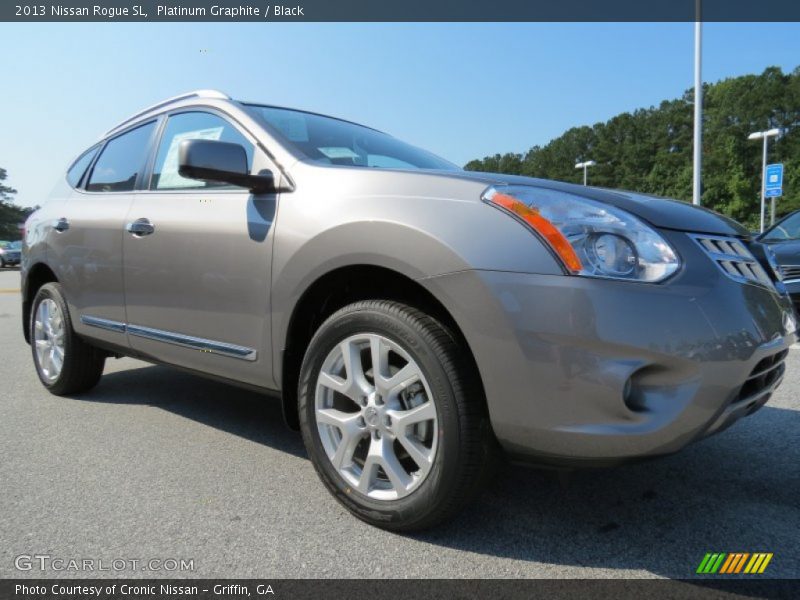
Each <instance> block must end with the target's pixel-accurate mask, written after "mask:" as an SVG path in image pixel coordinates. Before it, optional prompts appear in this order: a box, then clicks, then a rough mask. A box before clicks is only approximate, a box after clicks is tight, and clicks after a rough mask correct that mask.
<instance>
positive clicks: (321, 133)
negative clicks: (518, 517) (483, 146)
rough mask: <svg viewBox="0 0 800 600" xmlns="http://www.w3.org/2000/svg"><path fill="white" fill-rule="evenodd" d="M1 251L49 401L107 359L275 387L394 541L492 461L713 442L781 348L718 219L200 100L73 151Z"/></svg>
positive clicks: (778, 302)
mask: <svg viewBox="0 0 800 600" xmlns="http://www.w3.org/2000/svg"><path fill="white" fill-rule="evenodd" d="M23 254H24V255H23V264H22V281H23V308H24V310H23V315H24V316H23V319H24V323H23V326H24V331H25V336H26V339H28V341H29V342H30V344H31V346H32V351H33V352H32V354H33V360H34V364H35V366H36V371H37V373H38V375H39V378H40V379H41V381H42V383H43V384H44V386H45V387H46V388H47V389H49V390H50V391H51V392H53V393H54V394H76V393H82V392H86V391H88V390H89V389H91V388H92V387H94V386H95V385H96V384H97V383H98V380H99V379H100V376H101V374H102V372H103V365H104V362H105V360H106V358H108V357H111V356H115V357H117V356H121V355H126V356H134V357H137V358H140V359H143V360H148V361H153V362H158V363H166V364H169V365H175V366H177V367H180V368H183V369H189V370H191V371H194V372H196V373H198V374H201V375H205V376H209V377H214V378H221V379H224V380H226V381H229V382H231V383H233V384H238V385H242V386H248V387H255V388H257V389H259V390H263V391H264V392H265V393H271V394H275V395H279V397H280V398H281V401H282V403H283V409H284V414H285V418H286V421H287V422H288V424H289V425H290V426H292V427H296V428H299V429H300V430H301V431H302V433H303V439H304V441H305V444H306V447H307V450H308V454H309V456H310V458H311V461H312V463H313V464H314V466H315V468H316V470H317V472H318V473H319V476H320V478H321V479H322V481H323V482H324V483H325V485H326V486H327V487H328V489H329V490H330V491H331V492H332V494H333V495H334V496H335V497H336V498H337V499H338V500H339V501H340V502H341V503H342V504H343V505H344V506H346V507H347V508H348V509H349V510H350V511H351V512H352V513H354V514H355V515H356V516H357V517H359V518H361V519H363V520H365V521H367V522H369V523H372V524H375V525H378V526H380V527H385V528H388V529H394V530H405V531H407V530H412V529H420V528H424V527H427V526H430V525H432V524H434V523H436V522H439V521H440V520H442V519H444V518H446V517H448V516H450V515H452V514H453V513H454V512H455V511H457V510H458V509H459V508H460V507H461V506H462V505H463V504H464V503H465V502H466V501H467V500H468V499H469V498H470V497H471V496H472V495H473V494H474V493H475V492H476V491H477V490H479V489H480V487H481V482H482V481H483V480H484V479H485V476H486V475H487V473H489V472H491V464H492V460H493V458H494V457H495V456H497V455H498V451H499V450H502V451H503V452H504V454H505V455H506V456H509V457H511V458H512V459H514V460H521V461H529V462H536V463H549V464H554V465H567V466H574V465H584V464H590V465H604V464H614V463H619V462H621V461H626V460H631V459H636V458H640V457H646V456H655V455H662V454H667V453H671V452H675V451H677V450H678V449H680V448H682V447H683V446H685V445H686V444H688V443H689V442H691V441H693V440H696V439H699V438H702V437H704V436H706V435H709V434H711V433H714V432H717V431H720V430H721V429H723V428H725V427H727V426H728V425H730V424H731V423H732V422H734V421H735V420H737V419H738V418H739V417H741V416H744V415H747V414H750V413H752V412H753V411H755V410H757V409H758V408H759V407H760V406H762V405H763V404H764V403H765V402H766V401H767V399H768V398H769V397H770V395H771V394H772V392H773V391H774V390H775V388H776V387H777V386H778V384H779V383H780V381H781V379H782V377H783V373H784V358H785V356H786V353H787V349H788V347H789V345H790V344H791V343H793V342H794V341H795V318H794V314H793V312H792V307H791V304H790V302H789V300H788V297H787V296H786V293H785V290H784V288H783V285H782V283H781V281H780V276H779V274H778V273H777V272H776V271H775V269H773V268H772V266H771V264H772V263H771V262H770V260H769V258H770V257H769V256H768V251H767V250H765V248H764V247H763V246H761V245H760V244H757V243H754V242H753V241H752V240H751V239H750V237H749V234H748V232H747V231H746V230H745V229H743V228H742V227H741V226H740V225H738V224H737V223H735V222H733V221H731V220H729V219H727V218H725V217H723V216H721V215H718V214H715V213H713V212H710V211H707V210H701V209H697V208H694V207H692V206H689V205H687V204H684V203H681V202H677V201H671V200H664V199H657V198H653V197H649V196H642V195H637V194H633V193H628V192H616V191H610V190H602V189H595V188H587V187H581V186H575V185H569V184H563V183H558V182H553V181H543V180H537V179H530V178H524V177H512V176H506V175H495V174H488V173H470V172H464V171H463V170H461V169H460V168H458V167H456V166H455V165H452V164H450V163H448V162H447V161H445V160H443V159H441V158H438V157H436V156H434V155H432V154H430V153H428V152H425V151H423V150H420V149H418V148H415V147H413V146H410V145H408V144H405V143H403V142H401V141H399V140H397V139H395V138H393V137H391V136H389V135H386V134H384V133H381V132H379V131H376V130H374V129H370V128H368V127H363V126H360V125H356V124H354V123H350V122H347V121H343V120H340V119H334V118H331V117H326V116H322V115H318V114H313V113H309V112H303V111H298V110H289V109H285V108H278V107H274V106H265V105H260V104H253V103H246V102H238V101H234V100H232V99H230V98H229V97H227V96H226V95H224V94H221V93H219V92H213V91H200V92H193V93H189V94H185V95H183V96H179V97H176V98H172V99H169V100H167V101H165V102H162V103H160V104H158V105H156V106H152V107H150V108H148V109H146V110H144V111H142V112H140V113H139V114H136V115H134V116H133V117H131V118H130V119H128V120H126V121H124V122H123V123H121V124H119V125H117V126H116V127H115V128H113V129H112V130H110V131H109V132H108V133H107V134H106V135H105V136H104V137H103V139H102V140H100V141H99V142H98V143H97V144H95V145H93V146H92V147H91V148H89V149H88V150H86V151H85V152H83V153H82V154H81V155H80V156H79V157H78V158H77V159H76V160H75V161H74V163H73V164H72V165H71V166H70V167H69V169H68V171H67V172H66V174H65V176H64V177H63V179H62V181H61V184H60V186H59V187H58V188H57V189H56V191H55V192H54V194H53V196H52V198H50V200H49V202H47V203H46V205H45V206H44V207H43V208H42V209H40V210H39V211H37V212H36V213H35V214H33V215H32V216H31V217H30V219H29V220H28V222H27V227H26V233H25V244H24V253H23Z"/></svg>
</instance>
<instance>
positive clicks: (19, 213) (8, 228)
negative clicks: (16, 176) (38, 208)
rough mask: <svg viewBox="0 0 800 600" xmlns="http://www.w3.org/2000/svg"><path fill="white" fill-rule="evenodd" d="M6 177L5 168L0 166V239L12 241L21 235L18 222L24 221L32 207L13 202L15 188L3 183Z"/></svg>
mask: <svg viewBox="0 0 800 600" xmlns="http://www.w3.org/2000/svg"><path fill="white" fill-rule="evenodd" d="M7 177H8V173H6V170H5V169H3V168H2V167H0V241H10V242H13V241H15V240H18V239H20V238H21V237H22V232H21V231H20V230H19V224H20V223H24V222H25V219H27V218H28V215H29V214H31V213H32V212H33V211H34V209H33V208H23V207H21V206H17V205H16V204H14V195H15V194H16V193H17V190H15V189H14V188H12V187H9V186H7V185H5V183H4V182H5V180H6V178H7Z"/></svg>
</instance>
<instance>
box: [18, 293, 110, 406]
mask: <svg viewBox="0 0 800 600" xmlns="http://www.w3.org/2000/svg"><path fill="white" fill-rule="evenodd" d="M43 305H44V306H45V308H46V309H47V310H46V314H45V312H44V311H45V308H42V307H43ZM29 327H30V340H31V352H32V354H33V364H34V366H35V367H36V374H37V375H38V376H39V380H40V381H41V382H42V384H43V385H44V386H45V387H46V388H47V389H48V391H49V392H50V393H52V394H55V395H56V396H64V395H67V394H78V393H81V392H86V391H88V390H90V389H92V388H93V387H94V386H95V385H97V382H98V381H99V380H100V376H101V375H102V374H103V367H104V366H105V361H106V357H105V354H104V353H103V352H102V351H100V350H98V349H96V348H94V347H92V346H90V345H89V344H87V343H86V342H85V341H83V340H82V339H81V338H80V337H79V336H78V335H77V334H76V333H75V331H74V330H73V328H72V320H71V319H70V316H69V310H68V309H67V303H66V301H65V299H64V293H63V291H62V289H61V285H60V284H58V283H47V284H45V285H43V286H42V287H41V288H39V291H38V292H37V293H36V296H35V297H34V299H33V306H32V308H31V318H30V323H29ZM59 349H60V352H59ZM59 354H60V355H61V360H60V361H59V360H58V358H59ZM59 362H60V364H61V366H60V368H58V363H59Z"/></svg>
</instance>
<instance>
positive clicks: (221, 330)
mask: <svg viewBox="0 0 800 600" xmlns="http://www.w3.org/2000/svg"><path fill="white" fill-rule="evenodd" d="M186 139H211V140H220V141H225V142H233V143H237V144H241V145H242V146H243V147H244V148H245V150H246V152H247V155H248V160H249V165H250V167H251V172H254V173H257V172H259V171H261V170H263V169H273V168H274V167H273V166H272V165H271V164H270V161H269V159H268V157H267V156H266V154H265V153H264V152H263V151H262V150H260V149H259V148H258V147H257V145H256V143H255V140H254V139H253V138H252V137H251V136H250V135H249V134H248V133H247V132H246V131H244V130H243V129H242V128H240V127H239V125H238V124H236V123H234V122H233V121H232V120H231V119H230V118H229V117H227V116H226V115H224V114H222V113H219V112H215V111H211V110H205V109H204V110H199V109H192V110H188V111H186V110H184V111H183V112H177V113H174V114H170V115H168V116H167V119H166V122H165V123H164V124H163V132H162V133H161V135H160V141H159V144H158V147H157V150H156V152H155V156H154V159H153V166H152V169H151V171H152V173H151V175H150V180H149V182H148V184H147V186H146V187H147V189H146V190H143V191H141V192H137V193H136V195H135V198H134V200H133V203H132V205H131V208H130V210H129V212H128V217H127V220H126V221H127V223H128V224H129V226H128V229H129V231H128V232H126V233H125V235H124V241H123V254H124V287H125V298H126V306H127V318H128V338H129V341H130V344H131V346H132V347H133V348H134V349H135V350H137V351H139V352H142V353H144V354H146V355H148V356H150V357H152V358H155V359H157V360H160V361H164V362H168V363H171V364H175V365H179V366H182V367H187V368H190V369H194V370H198V371H202V372H205V373H212V374H215V375H219V376H222V377H226V378H230V379H235V380H238V381H244V382H248V383H252V384H255V385H260V386H266V387H271V386H272V385H273V382H272V357H271V353H270V344H269V343H268V342H269V329H270V327H269V325H270V321H269V310H270V307H269V282H270V269H271V265H272V230H273V228H272V224H273V219H274V215H275V209H276V197H275V196H274V195H252V194H251V193H250V192H248V191H247V190H243V189H242V188H236V187H232V186H227V185H220V184H209V183H206V182H202V181H197V180H193V179H186V178H184V177H181V176H180V175H179V174H178V145H179V143H180V142H181V141H182V140H186Z"/></svg>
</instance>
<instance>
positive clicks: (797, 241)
mask: <svg viewBox="0 0 800 600" xmlns="http://www.w3.org/2000/svg"><path fill="white" fill-rule="evenodd" d="M758 240H759V241H760V242H763V243H764V244H767V245H768V246H769V247H770V249H771V250H772V253H773V255H774V257H775V260H776V262H777V263H778V268H779V269H780V273H781V275H782V276H783V284H784V285H785V286H786V291H788V292H789V296H790V297H791V299H792V303H793V304H794V309H795V311H798V312H800V210H796V211H794V212H793V213H789V214H788V215H786V216H785V217H784V218H783V219H781V220H780V221H778V222H777V223H775V225H773V226H772V227H770V228H769V229H767V230H766V231H765V232H764V233H763V234H761V236H760V237H759V238H758Z"/></svg>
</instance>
